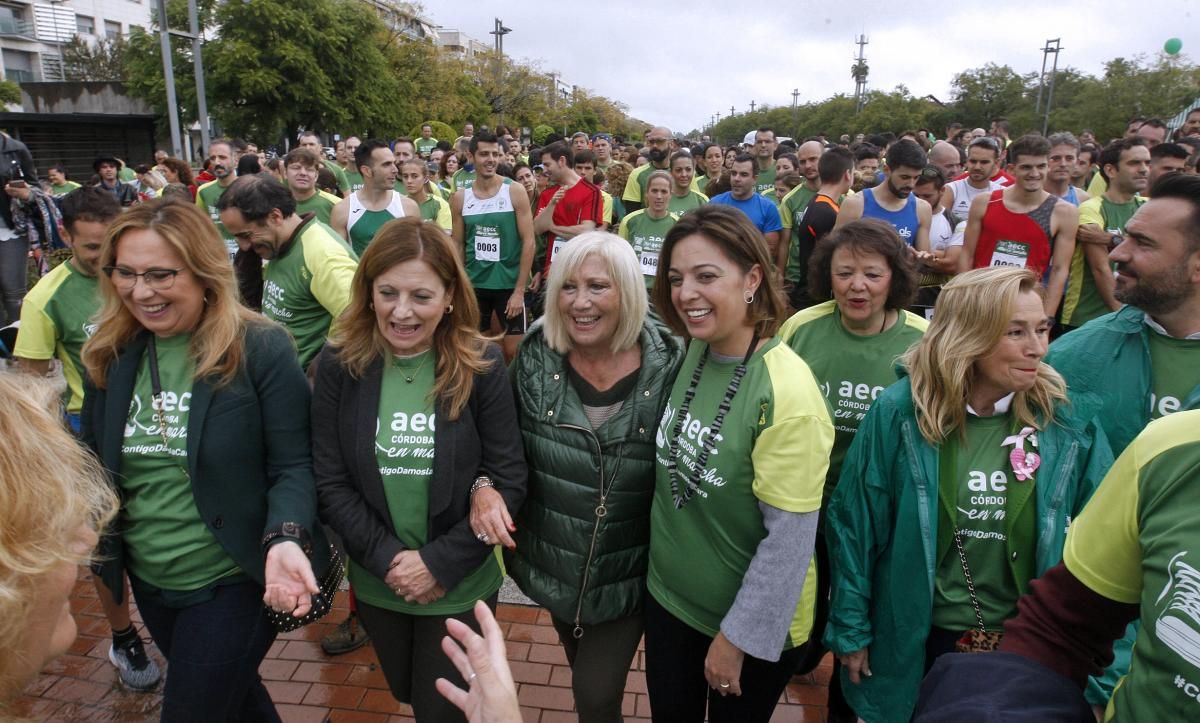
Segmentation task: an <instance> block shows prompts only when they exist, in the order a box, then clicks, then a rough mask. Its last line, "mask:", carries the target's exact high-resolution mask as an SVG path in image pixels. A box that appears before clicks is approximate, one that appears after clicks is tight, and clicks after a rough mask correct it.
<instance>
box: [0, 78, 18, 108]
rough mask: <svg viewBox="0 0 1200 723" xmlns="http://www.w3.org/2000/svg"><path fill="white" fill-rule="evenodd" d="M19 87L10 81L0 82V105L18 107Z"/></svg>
mask: <svg viewBox="0 0 1200 723" xmlns="http://www.w3.org/2000/svg"><path fill="white" fill-rule="evenodd" d="M20 103H21V86H19V85H17V84H16V83H14V82H12V81H11V80H0V105H19V104H20Z"/></svg>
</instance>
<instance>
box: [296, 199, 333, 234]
mask: <svg viewBox="0 0 1200 723" xmlns="http://www.w3.org/2000/svg"><path fill="white" fill-rule="evenodd" d="M341 202H342V199H340V198H338V197H337V196H335V195H333V194H332V193H329V192H328V191H321V190H318V191H317V192H316V193H314V194H313V195H311V196H309V197H308V198H306V199H304V200H303V201H297V202H296V214H297V215H300V216H303V215H304V214H306V213H311V214H315V215H316V217H317V220H318V221H320V222H321V223H323V224H325V225H326V226H328V225H329V214H330V213H332V212H333V207H334V206H336V205H338V204H339V203H341Z"/></svg>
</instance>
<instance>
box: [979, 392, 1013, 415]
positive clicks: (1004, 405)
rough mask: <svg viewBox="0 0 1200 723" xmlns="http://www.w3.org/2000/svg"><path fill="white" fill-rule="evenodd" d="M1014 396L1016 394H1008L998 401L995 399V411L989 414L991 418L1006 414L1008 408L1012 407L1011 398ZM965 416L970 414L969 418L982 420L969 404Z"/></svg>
mask: <svg viewBox="0 0 1200 723" xmlns="http://www.w3.org/2000/svg"><path fill="white" fill-rule="evenodd" d="M1016 395H1017V393H1016V392H1009V393H1008V394H1006V395H1004V396H1003V397H1000V398H999V399H997V400H996V404H995V408H996V409H995V411H994V412H993V413H992V414H991V416H993V417H995V416H996V415H999V414H1008V409H1009V407H1011V406H1012V401H1013V397H1015V396H1016ZM967 414H970V415H971V416H974V417H980V418H984V417H983V415H982V414H980V413H979V412H976V411H975V410H974V409H972V408H971V405H970V404H968V405H967Z"/></svg>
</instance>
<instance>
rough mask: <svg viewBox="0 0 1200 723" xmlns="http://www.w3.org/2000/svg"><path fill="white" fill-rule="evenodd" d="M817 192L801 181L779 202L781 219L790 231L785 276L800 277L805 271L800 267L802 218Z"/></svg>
mask: <svg viewBox="0 0 1200 723" xmlns="http://www.w3.org/2000/svg"><path fill="white" fill-rule="evenodd" d="M816 196H817V192H816V191H813V190H809V188H808V184H806V183H801V184H800V185H799V186H796V187H795V188H793V189H792V190H791V191H789V192H788V194H787V195H786V196H784V197H783V200H782V201H780V202H779V221H780V223H782V224H783V228H784V230H785V231H787V232H788V262H787V269H786V273H785V274H784V277H785V278H788V279H798V278H800V276H801V275H802V274H803V273H804V269H802V268H800V251H799V249H800V228H801V226H800V219H802V218H804V209H806V208H808V204H809V202H810V201H812V200H813V199H814V198H816Z"/></svg>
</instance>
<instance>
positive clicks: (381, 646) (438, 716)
mask: <svg viewBox="0 0 1200 723" xmlns="http://www.w3.org/2000/svg"><path fill="white" fill-rule="evenodd" d="M485 602H487V605H488V607H489V608H491V609H492V610H493V611H495V609H496V596H495V595H493V596H492V597H490V598H488V599H487V600H486V601H485ZM449 618H454V619H455V620H459V621H462V622H463V623H466V624H467V625H468V626H470V628H471V629H472V630H474V631H475V632H477V633H478V632H479V623H478V622H476V621H475V613H474V611H473V610H467V611H466V612H463V613H459V614H457V615H408V614H406V613H398V612H395V611H392V610H385V609H384V608H378V607H375V606H374V605H370V604H368V603H366V602H363V601H362V600H361V599H360V600H359V601H358V619H359V620H360V621H362V624H363V627H364V628H366V630H367V634H368V635H370V636H371V642H372V643H373V644H374V646H375V655H376V656H378V657H379V665H380V667H381V668H383V677H384V678H386V679H387V682H388V688H390V689H391V691H392V696H393V697H394V698H395V699H396V700H398V701H400V702H401V703H408V704H409V705H411V706H412V707H413V715H414V716H415V717H416V719H417V720H418V721H428V722H429V723H441V722H442V721H462V720H466V719H465V718H464V717H463V714H462V711H460V710H459V709H458V708H456V707H455V706H454V704H453V703H451V702H450V701H448V700H446V699H445V698H443V697H442V694H441V693H439V692H437V689H436V688H435V687H434V685H433V683H434V681H435V680H437V679H438V678H445V679H446V680H448V681H450V682H451V683H454V684H455V685H457V686H458V687H459V688H462V689H463V690H466V689H467V684H466V682H465V681H464V680H463V677H462V675H461V674H460V673H459V672H458V668H455V667H454V663H451V662H450V658H448V657H446V654H445V653H443V652H442V638H444V637H446V635H447V633H446V620H447V619H449Z"/></svg>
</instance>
